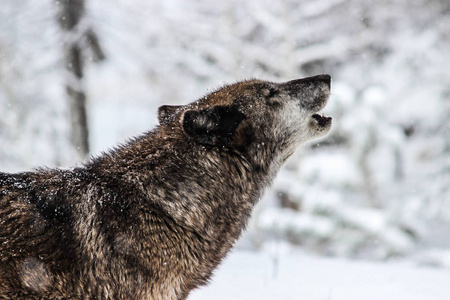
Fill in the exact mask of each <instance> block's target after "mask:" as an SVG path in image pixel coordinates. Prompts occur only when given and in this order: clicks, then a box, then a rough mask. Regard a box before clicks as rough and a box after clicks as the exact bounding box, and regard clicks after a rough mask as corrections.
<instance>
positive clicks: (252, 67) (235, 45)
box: [0, 0, 450, 268]
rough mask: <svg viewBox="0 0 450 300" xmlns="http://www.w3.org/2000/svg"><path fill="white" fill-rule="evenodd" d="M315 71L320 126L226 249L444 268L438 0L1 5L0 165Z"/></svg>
mask: <svg viewBox="0 0 450 300" xmlns="http://www.w3.org/2000/svg"><path fill="white" fill-rule="evenodd" d="M69 2H71V3H69ZM71 5H72V6H71ZM67 9H69V10H70V9H71V10H72V11H67ZM70 51H72V52H70ZM73 51H75V52H73ZM70 54H72V55H75V60H74V56H70ZM73 62H76V64H75V65H74V64H73ZM77 64H78V65H77ZM319 73H328V74H330V75H332V77H333V82H332V96H331V99H330V101H329V105H328V107H327V108H326V110H325V112H326V114H327V115H330V116H332V117H333V119H334V121H333V130H332V132H331V134H329V136H328V137H327V138H325V139H322V140H319V141H314V142H313V143H310V144H308V145H306V146H304V147H303V148H302V149H301V150H299V151H298V152H297V153H295V155H294V156H293V157H292V159H290V160H289V161H288V163H287V164H286V166H285V168H284V169H283V170H282V171H281V172H280V174H279V176H278V177H277V179H276V180H275V182H274V185H273V187H272V189H270V190H269V191H267V193H266V195H265V197H264V199H263V200H262V201H261V203H260V204H259V205H258V207H257V208H256V210H255V212H254V215H253V218H252V220H251V221H250V223H249V226H248V231H247V232H246V233H245V234H244V236H243V238H242V239H241V240H240V242H239V244H238V245H237V246H238V247H239V248H240V249H250V250H254V251H265V249H267V247H269V246H268V245H273V244H274V243H275V244H279V245H283V247H292V248H301V249H304V250H306V251H308V252H312V253H316V254H319V255H327V256H344V257H350V258H360V259H376V260H389V259H392V258H397V257H409V258H411V259H413V260H415V261H417V262H420V263H424V264H429V265H434V266H441V267H449V268H450V2H449V1H448V0H375V1H363V0H314V1H312V0H298V1H294V0H278V1H272V0H270V1H269V0H249V1H237V0H227V1H207V0H191V1H185V0H164V1H156V0H133V1H125V0H84V1H81V0H72V1H67V0H61V1H50V0H41V1H33V0H1V5H0V111H1V116H0V169H1V170H2V171H9V172H16V171H24V170H29V169H31V168H34V167H39V166H47V167H64V168H65V167H71V166H72V167H73V166H75V165H80V164H81V163H82V161H83V159H86V157H87V156H86V153H88V156H89V155H94V156H95V155H100V154H101V152H102V151H105V150H107V149H108V148H110V147H113V146H114V145H116V144H117V143H120V142H124V141H126V139H127V138H130V137H132V136H135V135H138V134H140V133H142V132H144V131H147V130H149V129H151V128H152V127H154V126H155V125H156V122H157V120H156V111H157V108H158V106H159V105H162V104H185V103H188V102H191V101H193V100H195V99H197V98H199V97H201V96H202V95H204V94H205V93H206V92H208V91H210V90H212V89H214V88H216V87H218V86H221V85H223V84H225V83H231V82H234V81H238V80H242V79H249V78H260V79H265V80H273V81H286V80H291V79H295V78H301V77H304V76H310V75H315V74H319ZM74 93H75V94H76V93H78V94H77V95H78V96H79V95H82V97H81V98H80V97H78V98H77V97H75V98H74V97H73V95H74ZM74 99H78V100H79V99H81V100H82V104H84V106H83V107H84V111H85V112H86V116H87V121H86V122H85V125H86V127H87V128H86V129H87V130H85V133H88V135H87V134H86V136H85V139H86V140H87V145H84V144H83V145H79V144H77V142H76V139H74V138H73V130H74V128H73V127H74V126H75V127H76V126H78V125H79V124H78V125H77V124H76V122H75V123H74V122H73V120H74V117H73V114H74V112H73V111H74V106H73V101H75V100H74ZM75 119H76V118H75ZM71 120H72V121H71ZM75 121H76V120H75ZM82 132H83V131H82ZM86 146H87V148H85V147H86Z"/></svg>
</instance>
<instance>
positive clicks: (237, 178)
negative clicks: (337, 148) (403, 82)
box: [0, 75, 331, 299]
mask: <svg viewBox="0 0 450 300" xmlns="http://www.w3.org/2000/svg"><path fill="white" fill-rule="evenodd" d="M330 82H331V79H330V76H328V75H318V76H314V77H308V78H303V79H297V80H292V81H288V82H283V83H273V82H267V81H261V80H249V81H243V82H238V83H235V84H232V85H228V86H225V87H223V88H220V89H218V90H216V91H214V92H212V93H210V94H208V95H206V96H204V97H203V98H201V99H199V100H197V101H195V102H192V103H190V104H187V105H180V106H168V105H165V106H161V107H160V108H159V111H158V119H159V126H157V127H156V128H155V129H154V130H152V131H150V132H148V133H145V134H143V135H141V136H139V137H137V138H134V139H133V140H131V141H129V142H128V143H126V144H124V145H122V146H120V147H118V148H116V149H114V150H111V151H109V152H107V153H105V154H103V155H101V156H99V157H96V158H93V159H91V160H90V161H89V162H87V163H86V164H84V165H83V166H82V167H79V168H74V169H70V170H60V169H40V170H37V171H35V172H24V173H18V174H6V173H0V299H186V298H187V296H188V294H189V292H190V291H191V290H192V289H194V288H196V287H198V286H199V285H203V284H205V283H206V282H207V280H208V279H209V278H210V276H211V274H212V272H213V271H214V269H215V268H216V267H217V266H218V265H219V263H220V262H221V260H222V259H223V258H224V257H225V255H226V254H227V253H228V252H229V250H230V249H231V247H232V246H233V244H234V243H235V241H236V239H238V237H239V235H240V234H241V232H242V230H243V229H244V228H245V225H246V223H247V221H248V219H249V217H250V214H251V211H252V208H253V206H254V205H255V203H256V202H257V201H258V199H259V198H260V197H261V193H262V191H263V190H264V189H265V188H266V187H267V186H268V185H269V184H270V183H271V181H272V180H273V178H274V176H275V175H276V173H277V171H278V170H279V169H280V167H281V166H282V165H283V163H284V162H285V161H286V159H287V158H288V157H289V156H290V155H291V154H292V153H293V152H294V151H295V149H296V148H297V147H298V146H299V145H300V144H301V143H303V142H305V141H308V140H311V139H314V138H318V137H320V136H323V135H324V134H326V133H327V132H328V131H329V129H330V127H331V118H329V117H325V116H323V115H320V114H318V112H319V111H320V110H321V109H323V107H324V106H325V105H326V103H327V100H328V98H329V95H330Z"/></svg>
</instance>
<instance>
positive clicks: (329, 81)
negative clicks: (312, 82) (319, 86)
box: [316, 74, 331, 86]
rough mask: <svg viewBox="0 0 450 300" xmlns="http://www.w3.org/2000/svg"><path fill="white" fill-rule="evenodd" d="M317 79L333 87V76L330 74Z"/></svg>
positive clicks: (319, 76)
mask: <svg viewBox="0 0 450 300" xmlns="http://www.w3.org/2000/svg"><path fill="white" fill-rule="evenodd" d="M316 78H317V79H318V80H321V81H324V82H326V83H327V84H328V86H330V85H331V76H330V75H328V74H322V75H317V76H316Z"/></svg>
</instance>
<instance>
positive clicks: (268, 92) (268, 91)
mask: <svg viewBox="0 0 450 300" xmlns="http://www.w3.org/2000/svg"><path fill="white" fill-rule="evenodd" d="M277 94H278V91H277V90H276V89H274V88H267V89H264V90H263V95H264V96H265V97H266V98H272V97H274V96H276V95H277Z"/></svg>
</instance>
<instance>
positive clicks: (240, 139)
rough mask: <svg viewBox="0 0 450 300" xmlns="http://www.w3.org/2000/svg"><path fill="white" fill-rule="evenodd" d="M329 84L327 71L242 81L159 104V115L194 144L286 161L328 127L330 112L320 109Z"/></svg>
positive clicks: (163, 123)
mask: <svg viewBox="0 0 450 300" xmlns="http://www.w3.org/2000/svg"><path fill="white" fill-rule="evenodd" d="M330 85H331V77H330V76H329V75H318V76H313V77H307V78H303V79H297V80H292V81H288V82H283V83H273V82H267V81H261V80H249V81H243V82H238V83H235V84H232V85H228V86H225V87H222V88H220V89H218V90H216V91H214V92H212V93H210V94H208V95H206V96H205V97H203V98H201V99H199V100H197V101H195V102H193V103H191V104H188V105H184V106H168V105H164V106H161V107H160V108H159V111H158V118H159V122H160V124H161V126H164V125H169V126H172V127H173V126H176V127H178V126H181V128H182V130H183V131H184V133H185V134H186V135H187V137H188V139H189V140H190V141H191V142H193V143H195V144H200V145H203V146H205V147H220V148H222V149H234V150H236V151H239V152H245V153H246V154H250V155H251V156H254V157H258V158H259V159H258V160H260V161H262V160H265V159H270V158H275V156H276V157H277V158H278V159H280V160H281V161H284V160H285V159H286V158H287V157H289V156H290V155H291V154H292V153H293V152H294V151H295V149H296V147H297V146H298V145H299V144H301V143H304V142H306V141H308V140H311V139H314V138H318V137H320V136H323V135H325V134H326V133H327V132H328V131H329V130H330V128H331V118H329V117H325V116H321V115H320V114H319V112H320V110H322V109H323V108H324V107H325V105H326V103H327V101H328V98H329V95H330ZM269 156H271V157H269Z"/></svg>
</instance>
